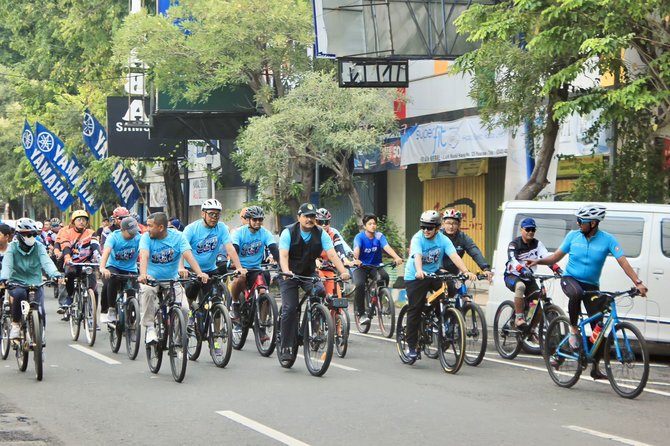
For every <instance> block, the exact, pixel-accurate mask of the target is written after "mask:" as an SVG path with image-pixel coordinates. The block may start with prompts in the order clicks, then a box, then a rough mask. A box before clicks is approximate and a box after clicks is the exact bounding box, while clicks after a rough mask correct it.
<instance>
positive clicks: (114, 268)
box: [100, 217, 141, 322]
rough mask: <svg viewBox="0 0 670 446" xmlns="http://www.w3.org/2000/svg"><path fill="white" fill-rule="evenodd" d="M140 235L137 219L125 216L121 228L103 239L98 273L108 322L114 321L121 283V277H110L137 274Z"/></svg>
mask: <svg viewBox="0 0 670 446" xmlns="http://www.w3.org/2000/svg"><path fill="white" fill-rule="evenodd" d="M140 237H141V236H140V228H139V225H138V224H137V220H135V219H134V218H133V217H126V218H124V219H123V220H121V229H117V230H115V231H114V232H112V233H111V234H110V235H109V237H107V240H105V247H104V248H103V251H102V258H101V259H100V275H101V276H102V280H103V284H104V285H103V293H102V296H103V299H105V300H106V301H107V307H108V308H109V310H108V311H107V320H108V321H109V322H116V295H117V294H118V292H119V287H120V286H121V285H122V283H123V281H122V280H121V279H119V278H116V277H112V274H137V257H138V255H139V246H140ZM105 291H106V294H105Z"/></svg>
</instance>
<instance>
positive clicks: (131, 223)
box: [121, 217, 140, 236]
mask: <svg viewBox="0 0 670 446" xmlns="http://www.w3.org/2000/svg"><path fill="white" fill-rule="evenodd" d="M121 229H122V230H124V231H128V233H129V234H130V235H133V236H134V235H136V234H137V233H138V232H140V227H139V225H138V224H137V220H135V219H134V218H133V217H126V218H124V219H123V220H121Z"/></svg>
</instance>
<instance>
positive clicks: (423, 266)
mask: <svg viewBox="0 0 670 446" xmlns="http://www.w3.org/2000/svg"><path fill="white" fill-rule="evenodd" d="M441 220H442V218H441V216H440V213H439V212H437V211H433V210H430V211H425V212H423V213H422V214H421V217H420V218H419V223H420V225H421V226H420V227H421V230H420V231H419V232H417V233H416V234H414V236H413V237H412V241H411V242H410V248H409V256H410V258H411V259H412V260H409V261H408V262H407V265H406V266H405V287H406V289H407V302H408V304H409V308H408V310H407V345H408V347H409V353H408V354H407V356H408V357H409V359H411V360H413V359H416V358H417V356H418V353H417V351H416V343H417V339H418V330H419V323H420V321H421V312H422V311H423V307H424V305H425V303H426V293H428V292H429V291H435V290H437V289H439V288H440V287H441V286H442V281H441V280H437V279H427V278H426V273H435V272H436V271H437V270H438V269H440V266H441V265H442V259H443V258H444V257H445V256H449V258H451V260H452V262H454V265H456V267H457V268H458V271H459V272H461V273H463V274H465V275H466V276H467V277H468V279H470V280H476V279H477V276H475V275H474V274H472V273H471V272H470V271H468V268H467V267H466V266H465V263H463V259H461V258H460V256H459V255H458V253H457V252H456V249H455V248H454V245H453V243H451V241H450V240H449V238H448V237H447V236H446V235H444V234H440V231H439V228H440V226H441V223H442V222H441Z"/></svg>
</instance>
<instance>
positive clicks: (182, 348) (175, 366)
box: [167, 307, 188, 383]
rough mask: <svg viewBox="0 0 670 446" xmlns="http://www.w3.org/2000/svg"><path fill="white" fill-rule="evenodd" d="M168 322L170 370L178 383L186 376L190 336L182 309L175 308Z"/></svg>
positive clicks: (171, 311) (171, 310) (172, 309)
mask: <svg viewBox="0 0 670 446" xmlns="http://www.w3.org/2000/svg"><path fill="white" fill-rule="evenodd" d="M169 317H170V320H169V322H168V333H167V334H168V355H169V356H170V368H171V369H172V377H173V378H174V380H175V381H177V382H178V383H180V382H182V381H183V380H184V377H185V376H186V364H187V363H188V334H187V333H186V321H185V319H184V313H182V311H181V308H179V307H173V308H171V309H170V313H169Z"/></svg>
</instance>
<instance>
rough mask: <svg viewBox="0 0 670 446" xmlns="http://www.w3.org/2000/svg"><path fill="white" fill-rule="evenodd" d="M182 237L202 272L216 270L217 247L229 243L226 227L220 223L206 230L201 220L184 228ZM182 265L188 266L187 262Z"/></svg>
mask: <svg viewBox="0 0 670 446" xmlns="http://www.w3.org/2000/svg"><path fill="white" fill-rule="evenodd" d="M184 237H186V241H188V243H189V244H190V245H191V247H192V248H193V257H195V260H197V261H198V265H200V269H201V270H203V271H204V272H208V271H214V270H215V269H216V256H217V254H218V253H219V247H221V246H222V245H223V246H225V245H226V244H228V243H230V233H229V232H228V226H226V225H225V224H224V223H221V222H219V223H217V225H216V226H214V227H213V228H208V227H207V226H205V224H204V223H203V221H202V220H198V221H195V222H193V223H191V224H190V225H188V226H186V227H185V228H184ZM184 265H186V266H187V267H188V266H189V265H188V262H184Z"/></svg>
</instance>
